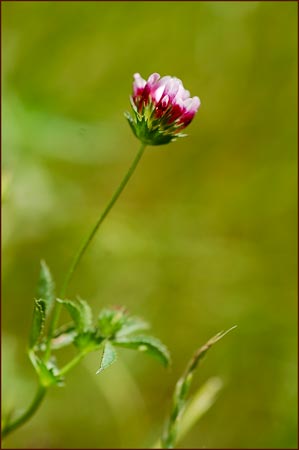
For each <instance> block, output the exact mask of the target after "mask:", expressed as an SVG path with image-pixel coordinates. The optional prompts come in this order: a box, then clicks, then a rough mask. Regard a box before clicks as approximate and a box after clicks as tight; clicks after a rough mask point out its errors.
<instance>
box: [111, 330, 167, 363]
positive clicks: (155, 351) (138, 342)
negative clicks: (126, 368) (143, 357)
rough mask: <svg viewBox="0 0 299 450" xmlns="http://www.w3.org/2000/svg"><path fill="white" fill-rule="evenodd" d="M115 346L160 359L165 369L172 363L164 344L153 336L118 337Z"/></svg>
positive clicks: (114, 341) (114, 342)
mask: <svg viewBox="0 0 299 450" xmlns="http://www.w3.org/2000/svg"><path fill="white" fill-rule="evenodd" d="M113 344H114V345H117V346H119V347H125V348H130V349H133V350H139V351H141V352H144V353H147V354H148V355H151V356H153V357H155V358H156V359H158V360H159V361H160V362H161V363H162V364H163V365H164V366H165V367H167V366H168V365H169V363H170V354H169V351H168V349H167V347H166V346H165V345H164V344H162V342H161V341H160V340H159V339H157V338H154V337H152V336H145V335H144V336H131V337H118V338H117V339H115V340H113Z"/></svg>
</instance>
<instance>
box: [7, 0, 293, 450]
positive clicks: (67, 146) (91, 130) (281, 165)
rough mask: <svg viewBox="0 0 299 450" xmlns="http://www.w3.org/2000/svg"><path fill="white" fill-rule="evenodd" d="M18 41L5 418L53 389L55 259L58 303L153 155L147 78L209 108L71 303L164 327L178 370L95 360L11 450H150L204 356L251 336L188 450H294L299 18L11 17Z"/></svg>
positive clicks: (95, 260)
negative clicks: (38, 355)
mask: <svg viewBox="0 0 299 450" xmlns="http://www.w3.org/2000/svg"><path fill="white" fill-rule="evenodd" d="M2 27H3V28H2V64H3V69H2V94H3V97H2V115H3V117H2V127H3V129H2V131H3V137H2V167H3V172H4V182H5V183H6V187H7V185H8V188H7V190H5V192H4V194H5V199H4V200H5V202H4V204H3V224H2V258H3V259H2V263H3V268H2V282H3V289H2V294H3V295H2V331H3V341H2V349H3V353H2V364H3V366H2V374H3V380H2V381H3V406H4V411H5V410H6V408H11V407H12V406H13V405H16V406H17V407H23V406H24V407H25V406H26V405H27V404H28V403H29V401H30V400H31V398H32V396H33V393H34V390H35V383H36V380H35V374H34V372H33V369H32V368H31V366H30V363H29V362H28V360H27V357H26V353H25V348H26V343H27V335H28V332H29V327H30V323H31V317H32V301H33V297H34V295H35V283H36V280H37V277H38V272H39V260H40V259H41V258H45V260H46V261H47V263H48V264H49V266H50V268H51V270H52V272H53V275H54V276H55V280H56V283H57V285H58V287H59V286H60V284H61V282H62V279H63V276H64V273H65V271H66V268H67V266H68V263H69V261H70V258H71V257H72V256H73V253H74V251H75V249H76V248H77V247H78V244H79V243H80V242H81V240H82V237H83V235H84V234H86V233H87V232H88V230H89V229H90V227H91V225H92V224H93V222H94V220H95V218H96V217H97V215H98V213H99V212H100V210H101V208H103V206H104V205H105V204H106V202H107V201H108V199H109V198H110V196H111V194H112V193H113V191H114V189H115V188H116V186H117V184H118V182H119V181H120V179H121V178H122V176H123V174H124V173H125V171H126V170H127V168H128V166H129V164H130V162H131V160H132V158H133V157H134V155H135V153H136V150H137V148H138V145H139V143H138V142H137V140H136V139H135V137H134V136H133V134H132V132H131V130H130V128H129V126H128V124H127V123H126V121H125V119H124V117H123V112H124V111H125V110H127V109H128V108H129V95H130V93H131V83H132V75H133V73H135V72H140V73H141V74H142V76H144V77H148V75H149V74H150V73H152V72H159V73H160V74H161V75H167V74H170V75H175V76H177V77H179V78H181V79H182V80H183V82H184V85H185V87H186V88H187V89H189V90H190V91H191V94H192V95H198V96H199V97H200V99H201V101H202V106H201V108H200V110H199V112H198V115H197V116H196V117H195V119H194V122H193V123H192V124H191V125H190V127H189V128H188V134H189V136H188V137H187V138H185V139H182V140H180V141H179V142H175V143H173V144H170V145H167V146H162V147H156V148H148V151H147V152H146V154H145V156H144V158H143V159H142V161H141V164H140V167H138V169H137V172H136V173H135V175H134V177H133V179H132V181H131V182H130V184H129V186H128V187H127V189H126V191H125V192H124V194H123V195H122V197H121V198H120V200H119V202H118V204H117V206H116V207H115V209H114V210H113V211H112V212H111V214H110V216H109V218H108V219H107V221H106V222H105V224H104V226H103V228H102V229H101V232H100V233H99V234H98V235H97V237H96V239H95V241H94V242H93V244H92V246H91V248H90V249H89V250H88V253H87V254H86V256H85V257H84V259H83V261H82V264H81V266H80V268H79V270H78V271H77V273H76V276H75V278H74V280H73V282H72V284H71V286H70V289H69V296H72V295H75V294H80V295H81V297H83V298H85V299H87V300H88V301H89V302H90V303H91V305H92V307H93V309H94V311H95V312H97V311H99V310H100V308H102V307H103V306H105V305H112V304H120V305H126V306H127V307H128V308H129V310H130V311H131V312H132V313H134V314H138V315H141V316H142V317H144V318H146V319H148V320H149V321H150V322H151V324H152V333H153V334H154V335H156V336H158V337H159V338H160V339H161V340H162V341H163V342H164V343H165V344H167V346H168V347H169V349H170V351H171V353H172V357H173V366H172V370H170V371H167V370H165V369H163V367H161V366H160V365H159V364H158V363H157V362H156V361H155V360H152V359H151V358H149V357H146V356H145V355H142V354H138V353H137V352H132V351H130V350H120V351H119V355H120V356H119V362H118V363H116V364H115V365H114V366H112V367H111V368H109V369H107V371H106V373H103V374H102V375H100V376H96V375H95V371H96V369H97V368H98V364H99V360H100V354H93V355H90V356H89V357H87V359H86V361H85V362H84V363H83V364H81V365H80V366H78V367H77V368H76V369H75V370H74V371H73V372H71V373H70V374H69V376H68V377H67V384H66V387H65V388H53V389H52V391H51V392H50V393H49V395H48V397H47V398H46V400H45V402H44V404H43V405H42V407H41V408H40V410H39V411H38V413H37V414H36V415H35V417H34V418H33V419H32V420H31V421H30V423H28V424H27V425H26V426H24V427H23V428H22V429H20V430H19V431H17V432H15V434H14V435H11V437H9V438H8V439H7V441H6V442H5V446H6V447H10V448H34V447H36V448H41V447H46V448H88V447H89V448H101V447H102V448H109V447H110V448H120V447H121V448H126V447H127V448H130V447H135V448H136V447H137V448H138V447H149V446H150V445H152V444H153V443H154V441H155V440H156V438H157V437H158V436H159V433H160V431H161V427H162V424H163V421H164V418H165V416H166V414H167V411H168V410H169V405H170V399H171V395H172V391H173V387H174V384H175V381H176V380H177V378H178V377H179V375H180V373H181V372H182V370H183V368H184V366H185V364H186V362H187V360H188V358H189V357H190V356H191V354H192V352H193V351H194V350H195V348H196V347H197V346H198V345H199V344H202V343H204V342H205V341H206V340H207V338H209V337H210V336H212V335H213V334H215V333H216V332H218V331H220V330H222V329H225V328H228V327H230V326H232V325H234V324H237V325H238V328H237V330H236V331H234V332H233V333H232V334H231V335H229V336H228V337H226V338H225V339H224V340H223V341H222V342H221V343H219V344H217V346H216V347H215V348H213V350H211V353H210V354H209V355H208V357H207V359H206V360H205V362H204V364H203V365H202V367H201V368H200V370H199V371H198V373H197V377H196V381H195V383H194V386H193V389H196V387H198V386H200V384H201V383H202V382H204V381H205V380H207V379H208V378H209V377H211V376H215V375H217V376H220V377H221V378H222V380H223V381H224V388H223V390H222V392H221V394H220V395H219V398H218V400H217V402H216V404H215V405H214V406H213V408H212V409H211V410H210V411H209V412H208V413H207V415H206V416H205V417H204V418H203V419H202V420H201V421H200V422H199V423H198V424H197V425H196V426H195V427H194V428H193V430H192V432H190V433H189V434H188V436H187V437H186V438H185V439H184V440H183V441H182V442H181V444H180V445H181V446H182V447H187V448H188V447H189V448H190V447H193V448H198V447H205V448H215V447H218V448H288V447H290V448H295V447H296V441H297V438H296V436H297V430H296V424H297V417H296V413H297V406H296V405H297V388H296V386H297V382H296V380H297V362H296V361H297V347H296V336H297V332H296V323H297V320H296V317H297V306H296V226H297V223H296V162H297V155H296V135H297V132H296V120H297V88H296V86H297V83H296V79H297V56H296V55H297V49H296V42H297V4H296V2H244V3H243V2H84V1H81V2H5V3H2ZM72 354H73V353H72V352H71V351H69V352H68V351H63V352H62V353H61V356H60V358H59V361H63V360H66V359H67V358H69V357H71V355H72Z"/></svg>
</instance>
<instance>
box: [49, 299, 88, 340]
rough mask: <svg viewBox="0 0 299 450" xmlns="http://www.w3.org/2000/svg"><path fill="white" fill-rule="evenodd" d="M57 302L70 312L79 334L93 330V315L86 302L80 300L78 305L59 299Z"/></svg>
mask: <svg viewBox="0 0 299 450" xmlns="http://www.w3.org/2000/svg"><path fill="white" fill-rule="evenodd" d="M57 301H58V302H59V303H61V304H62V305H63V306H64V307H65V308H66V309H67V310H68V312H69V314H70V316H71V318H72V319H73V321H74V323H75V326H76V329H77V331H78V333H85V332H87V331H91V330H92V313H91V309H90V306H89V305H88V303H87V302H86V301H84V300H81V299H79V300H78V303H75V302H73V301H71V300H61V299H59V298H58V299H57Z"/></svg>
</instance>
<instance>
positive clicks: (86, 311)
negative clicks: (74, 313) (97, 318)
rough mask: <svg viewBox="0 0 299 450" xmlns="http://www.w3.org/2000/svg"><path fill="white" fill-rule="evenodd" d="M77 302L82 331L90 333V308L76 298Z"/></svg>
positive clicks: (83, 301)
mask: <svg viewBox="0 0 299 450" xmlns="http://www.w3.org/2000/svg"><path fill="white" fill-rule="evenodd" d="M78 302H79V307H80V313H81V326H82V331H83V332H86V331H90V330H91V329H92V328H93V326H92V311H91V308H90V306H89V304H88V303H87V302H86V301H85V300H82V299H81V298H78Z"/></svg>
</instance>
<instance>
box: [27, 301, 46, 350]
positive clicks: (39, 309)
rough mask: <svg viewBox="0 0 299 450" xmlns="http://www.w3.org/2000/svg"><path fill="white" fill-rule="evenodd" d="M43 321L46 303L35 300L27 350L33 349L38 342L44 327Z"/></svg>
mask: <svg viewBox="0 0 299 450" xmlns="http://www.w3.org/2000/svg"><path fill="white" fill-rule="evenodd" d="M45 320H46V303H45V301H44V299H35V300H34V309H33V319H32V325H31V332H30V337H29V348H31V349H32V348H34V346H35V345H36V344H37V343H38V342H39V340H40V338H41V336H42V333H43V329H44V326H45Z"/></svg>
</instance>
